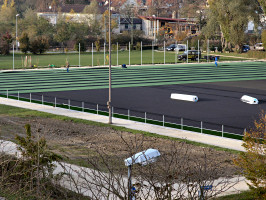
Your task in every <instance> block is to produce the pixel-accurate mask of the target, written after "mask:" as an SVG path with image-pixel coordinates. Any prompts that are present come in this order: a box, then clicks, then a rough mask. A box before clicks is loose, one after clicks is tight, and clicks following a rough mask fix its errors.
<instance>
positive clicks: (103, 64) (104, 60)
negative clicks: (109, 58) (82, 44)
mask: <svg viewBox="0 0 266 200" xmlns="http://www.w3.org/2000/svg"><path fill="white" fill-rule="evenodd" d="M103 66H105V43H103Z"/></svg>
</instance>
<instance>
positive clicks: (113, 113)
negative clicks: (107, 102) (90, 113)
mask: <svg viewBox="0 0 266 200" xmlns="http://www.w3.org/2000/svg"><path fill="white" fill-rule="evenodd" d="M112 117H114V107H112Z"/></svg>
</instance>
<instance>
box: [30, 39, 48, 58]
mask: <svg viewBox="0 0 266 200" xmlns="http://www.w3.org/2000/svg"><path fill="white" fill-rule="evenodd" d="M48 48H49V42H48V39H47V38H45V37H43V36H39V37H37V38H36V39H34V40H33V41H32V42H31V44H30V52H32V53H33V54H37V53H40V54H42V53H44V52H45V51H46V50H47V49H48Z"/></svg>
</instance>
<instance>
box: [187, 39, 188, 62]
mask: <svg viewBox="0 0 266 200" xmlns="http://www.w3.org/2000/svg"><path fill="white" fill-rule="evenodd" d="M187 63H188V40H187Z"/></svg>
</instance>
